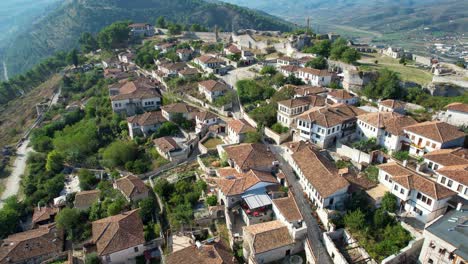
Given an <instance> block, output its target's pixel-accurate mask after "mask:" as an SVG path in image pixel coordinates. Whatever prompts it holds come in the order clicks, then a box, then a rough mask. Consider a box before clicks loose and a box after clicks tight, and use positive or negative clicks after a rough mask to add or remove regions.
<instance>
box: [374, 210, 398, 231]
mask: <svg viewBox="0 0 468 264" xmlns="http://www.w3.org/2000/svg"><path fill="white" fill-rule="evenodd" d="M373 222H374V227H375V228H377V229H381V228H385V227H386V226H387V225H389V224H392V222H393V218H392V217H391V216H390V215H389V214H388V213H387V212H386V211H385V210H383V209H382V208H379V209H377V210H375V212H374V216H373Z"/></svg>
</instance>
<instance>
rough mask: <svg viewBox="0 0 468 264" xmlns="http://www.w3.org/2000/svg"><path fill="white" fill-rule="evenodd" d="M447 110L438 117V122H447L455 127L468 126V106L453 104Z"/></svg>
mask: <svg viewBox="0 0 468 264" xmlns="http://www.w3.org/2000/svg"><path fill="white" fill-rule="evenodd" d="M445 109H446V110H445V111H442V112H441V113H439V115H437V119H438V120H440V121H444V122H447V123H449V124H451V125H454V126H466V125H468V104H464V103H451V104H449V105H447V106H446V107H445Z"/></svg>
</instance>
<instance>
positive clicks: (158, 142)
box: [153, 137, 189, 162]
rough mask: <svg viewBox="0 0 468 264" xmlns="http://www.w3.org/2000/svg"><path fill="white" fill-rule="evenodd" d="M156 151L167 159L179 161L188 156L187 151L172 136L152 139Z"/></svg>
mask: <svg viewBox="0 0 468 264" xmlns="http://www.w3.org/2000/svg"><path fill="white" fill-rule="evenodd" d="M153 143H154V147H155V148H156V150H157V151H158V153H159V154H160V155H161V156H163V157H164V158H165V159H167V160H169V161H173V162H174V161H180V160H183V159H186V158H187V157H188V154H189V151H188V148H187V147H185V146H181V145H180V144H179V143H177V142H176V141H175V140H174V138H172V137H161V138H157V139H155V140H153Z"/></svg>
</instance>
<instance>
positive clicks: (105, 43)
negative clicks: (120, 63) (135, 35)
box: [97, 21, 130, 50]
mask: <svg viewBox="0 0 468 264" xmlns="http://www.w3.org/2000/svg"><path fill="white" fill-rule="evenodd" d="M129 24H130V23H129V22H128V21H120V22H115V23H112V24H111V25H109V26H107V27H105V28H104V29H102V30H101V31H100V32H99V34H98V35H97V41H98V43H99V47H100V48H101V49H106V50H110V49H116V48H122V47H124V46H126V45H127V41H128V36H129V33H130V29H129V28H128V25H129Z"/></svg>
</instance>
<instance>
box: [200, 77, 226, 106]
mask: <svg viewBox="0 0 468 264" xmlns="http://www.w3.org/2000/svg"><path fill="white" fill-rule="evenodd" d="M228 89H229V88H228V86H227V85H226V84H224V83H222V82H220V81H215V80H206V81H201V82H199V83H198V92H199V93H200V94H202V95H203V96H204V97H205V98H206V99H207V100H208V101H210V102H213V101H214V100H215V99H216V98H218V97H220V96H222V95H224V93H225V92H226V91H227V90H228Z"/></svg>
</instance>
